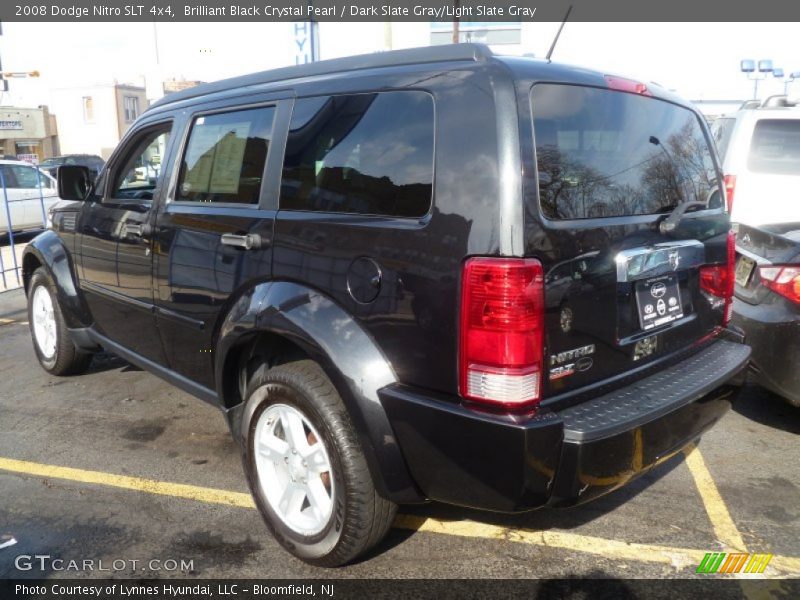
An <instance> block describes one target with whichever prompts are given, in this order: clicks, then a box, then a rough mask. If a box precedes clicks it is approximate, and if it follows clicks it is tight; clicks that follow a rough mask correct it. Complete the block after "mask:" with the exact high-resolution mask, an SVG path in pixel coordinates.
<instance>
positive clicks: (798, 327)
mask: <svg viewBox="0 0 800 600" xmlns="http://www.w3.org/2000/svg"><path fill="white" fill-rule="evenodd" d="M733 324H735V325H736V326H738V327H741V328H742V329H743V330H744V332H745V335H746V336H747V343H748V344H749V345H750V346H751V347H752V348H753V356H752V362H751V371H752V373H753V375H754V377H755V380H756V381H757V382H758V383H759V384H761V385H763V386H764V387H765V388H767V389H769V390H772V391H773V392H775V393H776V394H779V395H781V396H783V397H784V398H786V399H788V400H789V401H790V402H791V403H792V404H794V405H795V406H800V369H798V368H797V365H798V364H800V318H798V313H797V310H796V309H794V308H793V307H789V306H788V302H786V301H784V300H778V301H777V302H774V303H771V304H758V305H752V304H748V303H746V302H743V301H741V300H739V299H735V300H734V303H733Z"/></svg>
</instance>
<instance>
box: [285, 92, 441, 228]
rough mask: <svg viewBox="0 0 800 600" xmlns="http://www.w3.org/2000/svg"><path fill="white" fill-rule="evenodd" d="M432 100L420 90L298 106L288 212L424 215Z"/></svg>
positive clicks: (290, 148) (288, 159)
mask: <svg viewBox="0 0 800 600" xmlns="http://www.w3.org/2000/svg"><path fill="white" fill-rule="evenodd" d="M433 115H434V113H433V98H432V97H431V96H430V95H429V94H427V93H426V92H421V91H411V90H409V91H397V92H380V93H373V94H350V95H338V96H325V97H313V98H302V99H299V100H297V101H296V102H295V107H294V111H293V114H292V120H291V125H290V130H289V137H288V140H287V144H286V153H285V156H284V164H283V178H282V182H281V200H280V207H281V209H284V210H286V209H289V210H302V211H320V212H334V213H358V214H363V215H382V216H394V217H422V216H424V215H425V214H427V213H428V211H429V210H430V207H431V197H432V191H433V139H434V138H433V136H434V133H433V130H434V120H433Z"/></svg>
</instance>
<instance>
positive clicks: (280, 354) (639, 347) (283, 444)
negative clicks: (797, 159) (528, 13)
mask: <svg viewBox="0 0 800 600" xmlns="http://www.w3.org/2000/svg"><path fill="white" fill-rule="evenodd" d="M142 173H145V174H146V176H142V175H141V174H142ZM721 185H722V175H721V173H720V169H719V165H718V163H717V159H716V155H715V152H714V150H713V146H712V140H711V138H710V136H709V131H708V128H707V126H706V124H705V122H704V120H703V118H702V117H701V116H700V114H699V113H698V112H697V111H696V110H695V109H694V108H692V107H691V105H689V104H688V103H687V102H685V101H683V100H681V99H680V98H678V97H676V96H674V95H673V94H671V93H669V92H667V91H666V90H664V89H662V88H660V87H658V86H655V85H651V84H647V85H645V84H642V83H639V82H637V81H633V80H630V79H625V78H622V77H619V76H616V75H608V74H603V73H596V72H592V71H589V70H584V69H579V68H574V67H566V66H562V65H559V64H556V63H552V62H550V61H548V60H538V59H528V58H510V57H501V56H497V55H494V54H493V53H492V52H491V51H490V50H489V49H488V48H487V47H485V46H481V45H473V44H459V45H453V46H440V47H432V48H420V49H409V50H399V51H393V52H385V53H380V54H374V55H369V56H355V57H348V58H342V59H336V60H330V61H323V62H318V63H312V64H306V65H301V66H296V67H287V68H283V69H278V70H274V71H268V72H264V73H257V74H253V75H247V76H243V77H237V78H234V79H229V80H224V81H220V82H216V83H211V84H205V85H201V86H198V87H195V88H192V89H188V90H184V91H181V92H177V93H174V94H171V95H169V96H168V97H166V98H164V99H162V100H160V101H158V102H156V103H155V104H154V105H153V106H151V107H150V108H149V109H148V110H147V111H146V112H145V113H144V114H143V115H141V116H140V117H139V118H138V120H137V121H136V123H135V124H134V125H133V126H132V127H131V128H130V130H129V131H128V132H127V133H126V135H125V137H124V139H123V140H122V142H121V143H120V144H119V146H118V148H117V149H116V151H115V152H114V154H113V155H112V156H111V158H110V159H109V160H108V162H107V163H106V165H105V166H104V168H103V170H102V171H101V173H100V175H99V176H98V177H97V179H96V180H95V181H94V182H93V183H92V182H90V179H89V176H88V171H87V169H86V168H85V167H79V166H69V165H65V166H61V167H60V168H59V170H58V186H59V192H60V195H61V197H62V198H65V199H67V200H70V201H71V202H68V203H66V204H64V205H60V206H59V207H58V208H56V209H55V211H54V214H53V229H52V230H49V231H46V232H45V233H42V234H41V235H39V237H37V238H36V239H35V240H33V241H32V242H31V243H30V245H29V246H28V247H27V248H26V250H25V255H24V259H23V271H24V284H25V291H26V294H27V298H28V305H29V321H30V324H31V325H30V326H31V332H32V336H33V343H34V347H35V350H36V354H37V356H38V358H39V361H40V363H41V365H42V366H43V367H44V369H46V370H47V371H48V372H50V373H53V374H58V375H66V374H75V373H79V372H81V371H83V370H84V369H86V367H87V365H88V364H89V362H90V361H91V358H92V353H93V352H95V351H97V350H98V349H100V348H104V349H106V350H107V351H110V352H112V353H115V354H118V355H119V356H121V357H123V358H125V359H126V360H128V361H130V362H131V363H134V364H136V365H138V366H140V367H142V368H144V369H146V370H148V371H150V372H152V373H155V374H156V375H159V376H161V377H163V378H164V379H166V380H167V381H169V382H171V383H173V384H174V385H176V386H178V387H179V388H182V389H183V390H186V391H188V392H189V393H191V394H194V395H195V396H197V397H199V398H201V399H203V400H205V401H207V402H209V403H212V404H214V405H216V406H218V407H219V408H220V409H221V410H222V411H223V412H224V414H225V416H226V418H227V421H228V423H229V425H230V429H231V432H232V434H233V436H234V438H235V439H236V441H237V443H238V445H239V448H240V450H241V455H242V459H243V463H244V469H245V472H246V474H247V480H248V482H249V485H250V489H251V491H252V494H253V497H254V499H255V503H256V505H257V506H258V508H259V510H260V512H261V514H262V515H263V517H264V520H265V521H266V523H267V525H268V526H269V528H270V530H271V531H272V533H273V534H274V535H275V537H276V538H277V539H278V540H279V541H280V543H281V544H282V545H283V546H284V547H285V548H286V549H287V550H288V551H289V552H291V553H293V554H295V555H296V556H298V557H300V558H302V559H303V560H306V561H308V562H310V563H313V564H317V565H324V566H335V565H341V564H344V563H347V562H348V561H352V560H353V559H355V558H356V557H357V556H359V555H360V554H362V553H363V552H365V551H366V550H367V549H369V548H370V547H373V546H374V545H376V544H377V543H378V542H379V541H380V540H381V539H382V538H383V536H384V535H385V533H386V532H387V530H388V528H389V526H390V525H391V523H392V520H393V518H394V515H395V512H396V509H397V506H398V505H400V504H413V503H422V502H425V501H428V500H436V501H441V502H446V503H451V504H456V505H460V506H466V507H474V508H478V509H485V510H490V511H500V512H519V511H525V510H530V509H535V508H540V507H550V506H570V505H575V504H579V503H583V502H586V501H589V500H591V499H593V498H596V497H598V496H600V495H602V494H605V493H608V492H610V491H612V490H614V489H616V488H618V487H620V486H622V485H624V484H625V483H626V482H628V481H630V480H631V479H633V478H635V477H636V476H638V475H640V474H642V473H644V472H646V471H647V470H648V469H649V468H651V467H652V466H654V465H656V464H657V463H659V462H661V461H662V460H664V459H665V458H668V457H670V456H672V455H673V454H675V453H677V452H679V451H680V450H681V449H683V448H684V447H686V446H687V445H688V444H690V443H692V442H693V441H695V440H697V439H698V437H699V436H700V435H701V434H702V433H703V432H704V431H706V430H707V429H708V428H710V427H711V426H713V425H714V423H716V422H717V420H718V419H719V418H720V417H721V416H722V415H723V414H724V412H725V411H726V410H727V409H728V408H729V406H730V403H731V401H732V400H733V398H734V397H735V396H736V394H737V393H738V390H739V389H740V386H741V384H742V379H743V374H744V369H745V367H746V363H747V361H748V357H749V354H750V349H749V347H748V346H746V345H744V344H743V343H742V336H741V335H740V334H738V333H737V332H736V331H735V330H733V329H731V328H730V326H729V320H730V316H731V303H732V294H733V264H734V263H733V261H734V238H733V235H732V233H731V231H730V221H729V216H728V214H727V212H726V207H725V202H724V197H723V195H722V193H723V192H722V191H721Z"/></svg>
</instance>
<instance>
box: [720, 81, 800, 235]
mask: <svg viewBox="0 0 800 600" xmlns="http://www.w3.org/2000/svg"><path fill="white" fill-rule="evenodd" d="M752 104H753V103H750V102H749V103H746V105H745V106H750V105H752ZM798 104H799V103H798V102H796V101H791V100H788V99H787V98H786V97H785V96H773V97H772V98H769V99H767V100H766V101H764V102H763V103H762V104H761V105H759V106H756V107H755V108H742V109H741V110H739V111H738V112H736V113H734V114H733V115H730V116H725V117H720V118H719V119H716V120H715V121H714V122H713V123H712V124H711V131H712V133H713V134H714V138H715V140H716V142H717V149H718V150H719V154H720V157H721V158H722V170H723V172H724V173H725V188H726V192H727V196H728V202H729V206H730V205H731V203H732V211H731V221H733V222H734V223H744V224H746V225H754V226H758V225H765V224H774V223H791V222H800V106H799V105H798Z"/></svg>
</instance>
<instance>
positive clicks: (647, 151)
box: [531, 84, 721, 219]
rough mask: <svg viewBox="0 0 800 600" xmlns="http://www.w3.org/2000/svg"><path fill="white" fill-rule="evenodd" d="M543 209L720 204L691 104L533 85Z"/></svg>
mask: <svg viewBox="0 0 800 600" xmlns="http://www.w3.org/2000/svg"><path fill="white" fill-rule="evenodd" d="M531 103H532V106H533V117H534V119H533V121H534V123H533V125H534V139H535V144H536V160H537V167H538V174H539V197H540V202H541V207H542V212H543V214H544V216H545V217H547V218H550V219H588V218H597V217H620V216H631V215H649V214H655V213H659V212H666V211H669V210H671V209H672V208H674V207H675V206H676V205H677V204H679V203H681V202H703V203H708V204H709V205H710V206H712V207H716V206H719V205H720V203H721V196H720V194H719V190H718V180H717V171H716V167H715V164H714V160H713V157H712V151H711V149H710V148H709V143H708V139H707V138H706V136H705V134H704V132H703V129H702V127H701V125H700V121H699V118H698V117H697V115H696V114H695V113H693V112H692V111H690V110H688V109H686V108H683V107H680V106H678V105H676V104H672V103H671V102H667V101H664V100H658V99H655V98H652V97H648V96H640V95H636V94H630V93H625V92H619V91H614V90H607V89H601V88H592V87H584V86H577V85H564V84H537V85H534V86H533V88H532V90H531Z"/></svg>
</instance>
